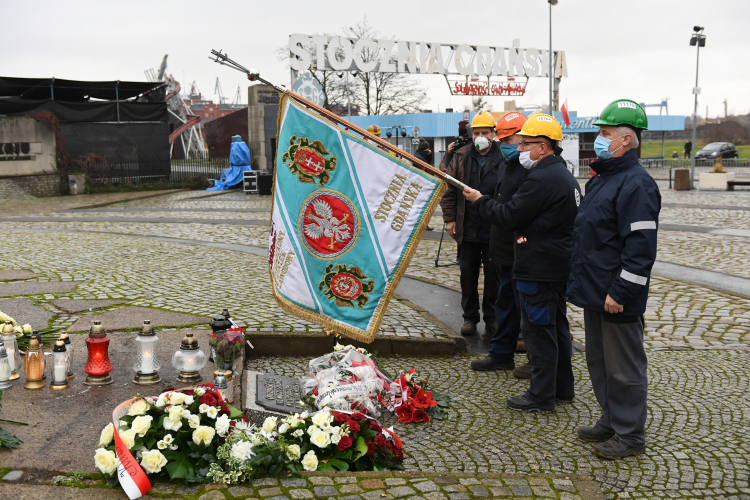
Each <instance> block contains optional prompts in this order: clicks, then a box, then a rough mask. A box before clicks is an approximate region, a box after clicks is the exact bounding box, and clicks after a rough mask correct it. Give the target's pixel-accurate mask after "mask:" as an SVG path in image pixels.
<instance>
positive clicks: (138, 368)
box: [133, 320, 161, 385]
mask: <svg viewBox="0 0 750 500" xmlns="http://www.w3.org/2000/svg"><path fill="white" fill-rule="evenodd" d="M135 341H136V343H137V345H138V358H137V359H136V360H135V365H134V366H133V370H135V378H134V379H133V383H136V384H140V385H151V384H157V383H159V382H160V381H161V378H160V377H159V374H158V373H157V372H158V371H159V368H160V366H159V360H158V359H157V358H156V348H157V346H158V345H159V337H157V336H156V332H154V327H153V326H151V321H149V320H145V321H144V322H143V326H142V327H141V331H140V332H138V336H137V337H136V338H135Z"/></svg>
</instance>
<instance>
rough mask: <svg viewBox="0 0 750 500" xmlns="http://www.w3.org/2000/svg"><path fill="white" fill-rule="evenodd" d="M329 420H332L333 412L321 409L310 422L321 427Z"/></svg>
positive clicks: (329, 421)
mask: <svg viewBox="0 0 750 500" xmlns="http://www.w3.org/2000/svg"><path fill="white" fill-rule="evenodd" d="M331 422H333V414H332V413H331V412H330V411H327V410H321V411H319V412H318V413H316V414H315V415H313V417H312V423H313V424H315V425H317V426H318V427H323V425H325V424H330V423H331Z"/></svg>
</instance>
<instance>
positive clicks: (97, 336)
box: [83, 320, 113, 385]
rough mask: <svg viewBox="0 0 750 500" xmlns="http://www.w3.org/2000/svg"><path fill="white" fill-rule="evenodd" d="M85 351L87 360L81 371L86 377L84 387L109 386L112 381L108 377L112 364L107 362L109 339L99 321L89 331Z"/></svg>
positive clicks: (109, 376) (110, 377)
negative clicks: (86, 351)
mask: <svg viewBox="0 0 750 500" xmlns="http://www.w3.org/2000/svg"><path fill="white" fill-rule="evenodd" d="M86 349H87V350H88V358H87V359H86V366H85V367H84V369H83V371H84V372H85V373H86V375H87V377H86V380H84V382H83V383H84V384H86V385H107V384H111V383H112V382H113V381H112V376H111V375H110V372H111V371H112V363H111V362H110V361H109V338H108V337H107V332H106V331H105V330H104V326H102V322H101V321H98V320H97V321H94V326H92V327H91V330H89V336H88V338H87V339H86Z"/></svg>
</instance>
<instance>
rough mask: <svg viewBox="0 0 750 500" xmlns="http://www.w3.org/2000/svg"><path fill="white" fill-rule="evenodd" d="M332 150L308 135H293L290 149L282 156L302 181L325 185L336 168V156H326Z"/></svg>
mask: <svg viewBox="0 0 750 500" xmlns="http://www.w3.org/2000/svg"><path fill="white" fill-rule="evenodd" d="M329 154H330V152H329V151H328V150H327V149H326V148H325V146H323V143H321V142H320V141H313V142H312V144H311V143H310V139H309V138H307V137H300V138H297V136H292V137H291V138H290V139H289V149H288V150H287V151H286V153H284V154H283V155H282V156H281V161H283V162H284V163H286V166H287V167H289V170H291V171H292V173H294V174H296V175H297V177H298V178H299V180H300V182H309V183H312V184H315V182H316V181H317V183H318V184H319V185H320V186H325V185H326V183H327V182H328V180H329V179H330V178H331V174H330V173H329V172H331V171H332V170H335V169H336V157H335V156H331V157H330V158H326V155H329Z"/></svg>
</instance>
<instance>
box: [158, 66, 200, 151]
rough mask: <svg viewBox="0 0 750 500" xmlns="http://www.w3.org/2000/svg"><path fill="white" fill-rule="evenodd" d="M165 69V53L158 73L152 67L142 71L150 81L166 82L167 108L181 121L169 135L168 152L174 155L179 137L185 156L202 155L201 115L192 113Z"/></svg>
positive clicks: (174, 81) (173, 79)
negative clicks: (175, 144)
mask: <svg viewBox="0 0 750 500" xmlns="http://www.w3.org/2000/svg"><path fill="white" fill-rule="evenodd" d="M166 69H167V56H166V55H165V56H164V59H163V60H162V62H161V66H160V67H159V74H158V75H157V74H156V72H155V71H154V70H153V69H149V70H146V71H145V72H144V73H145V74H146V78H147V79H148V81H150V82H157V81H159V82H166V83H167V94H166V96H165V101H167V109H168V111H169V112H170V113H171V114H172V115H173V116H174V117H175V118H177V119H178V120H179V121H180V122H182V125H180V126H179V127H177V128H176V129H175V130H174V132H172V133H171V134H170V135H169V154H170V155H174V143H175V141H176V140H177V139H179V140H180V144H181V145H182V150H183V151H184V152H185V157H186V158H191V157H193V158H194V157H203V156H205V154H206V144H205V141H204V139H203V137H204V136H203V127H202V125H201V117H200V116H197V115H194V114H193V113H192V111H191V110H190V108H189V107H188V105H187V104H186V103H185V101H184V100H183V99H182V97H180V91H181V90H182V87H181V86H180V82H178V81H177V80H175V78H174V76H172V75H167V73H166Z"/></svg>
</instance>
